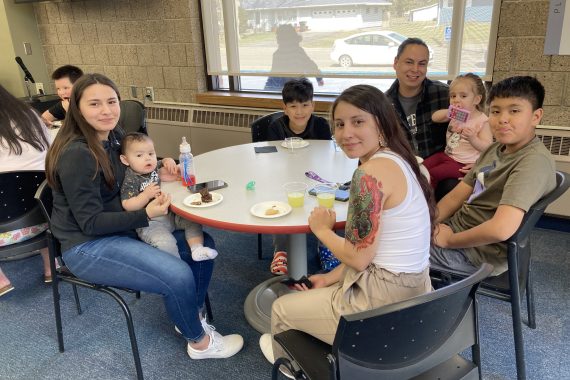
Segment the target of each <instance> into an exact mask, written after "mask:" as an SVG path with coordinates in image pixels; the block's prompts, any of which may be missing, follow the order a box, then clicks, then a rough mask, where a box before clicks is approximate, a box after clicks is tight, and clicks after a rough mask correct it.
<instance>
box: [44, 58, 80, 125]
mask: <svg viewBox="0 0 570 380" xmlns="http://www.w3.org/2000/svg"><path fill="white" fill-rule="evenodd" d="M82 75H83V71H82V70H81V69H80V68H79V67H77V66H72V65H65V66H61V67H58V68H57V69H56V70H55V71H54V72H53V73H52V74H51V79H53V80H54V83H55V89H56V91H57V95H58V96H59V97H60V98H61V101H60V102H57V103H56V104H55V105H53V106H52V107H51V108H50V109H48V110H47V111H45V112H44V113H43V114H42V119H43V120H44V122H45V123H46V124H47V125H48V126H50V125H51V124H52V122H53V121H55V120H63V119H65V114H66V113H67V109H68V108H69V97H70V96H71V89H72V88H73V84H74V83H75V81H76V80H78V79H79V78H80V77H81V76H82Z"/></svg>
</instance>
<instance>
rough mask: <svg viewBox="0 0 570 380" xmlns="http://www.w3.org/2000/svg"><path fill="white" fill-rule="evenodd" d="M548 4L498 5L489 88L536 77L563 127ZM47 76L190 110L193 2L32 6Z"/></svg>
mask: <svg viewBox="0 0 570 380" xmlns="http://www.w3.org/2000/svg"><path fill="white" fill-rule="evenodd" d="M548 4H549V2H548V1H532V0H518V1H509V0H503V1H502V4H501V15H500V21H499V33H498V40H497V53H496V56H495V66H494V74H493V77H494V81H497V80H500V79H503V78H505V77H508V76H512V75H535V76H537V77H538V78H539V79H540V80H541V81H542V82H543V83H544V84H545V86H546V94H547V95H546V102H545V103H546V104H545V111H546V112H545V117H544V119H543V124H546V125H562V126H570V56H549V55H544V54H543V45H544V39H545V35H546V23H547V16H548ZM34 8H35V12H36V19H37V23H38V27H39V31H40V35H41V38H42V43H43V47H44V54H45V59H46V63H47V65H48V71H49V72H51V71H52V70H53V69H54V68H56V67H58V66H60V65H63V64H66V63H71V64H76V65H79V66H81V67H82V68H84V69H85V70H87V71H98V72H102V73H105V74H106V75H108V76H109V77H111V78H113V79H114V80H115V81H116V82H117V83H118V85H119V86H120V89H121V93H122V94H123V96H124V97H126V98H128V97H130V91H128V87H127V86H130V85H136V86H137V87H138V88H139V97H141V96H142V95H141V91H142V88H143V87H145V86H152V87H154V89H155V94H156V99H157V100H160V101H171V102H193V101H195V94H196V93H198V92H202V91H205V90H206V73H205V68H204V62H203V55H202V50H203V42H202V36H201V34H200V24H199V14H198V0H101V1H99V0H85V1H76V0H61V1H59V2H53V1H52V2H46V3H36V4H35V5H34Z"/></svg>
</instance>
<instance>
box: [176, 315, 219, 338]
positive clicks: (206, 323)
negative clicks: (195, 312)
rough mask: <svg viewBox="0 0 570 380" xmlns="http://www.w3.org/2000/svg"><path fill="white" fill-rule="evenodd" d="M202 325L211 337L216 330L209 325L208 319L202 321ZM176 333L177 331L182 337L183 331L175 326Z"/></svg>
mask: <svg viewBox="0 0 570 380" xmlns="http://www.w3.org/2000/svg"><path fill="white" fill-rule="evenodd" d="M200 323H202V328H203V329H204V331H205V332H206V335H210V333H211V332H212V331H214V330H215V329H216V328H215V327H214V326H213V325H210V324H209V323H208V321H207V320H206V318H202V319H200ZM174 331H176V332H177V333H178V334H180V335H182V331H180V329H179V328H178V326H176V325H174Z"/></svg>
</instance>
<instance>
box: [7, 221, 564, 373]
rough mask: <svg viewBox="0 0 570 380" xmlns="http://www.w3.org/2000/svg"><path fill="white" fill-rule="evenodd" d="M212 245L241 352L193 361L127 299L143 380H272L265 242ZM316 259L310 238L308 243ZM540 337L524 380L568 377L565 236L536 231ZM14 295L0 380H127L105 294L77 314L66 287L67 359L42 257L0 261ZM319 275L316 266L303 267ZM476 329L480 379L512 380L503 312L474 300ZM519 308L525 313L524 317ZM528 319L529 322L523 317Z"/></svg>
mask: <svg viewBox="0 0 570 380" xmlns="http://www.w3.org/2000/svg"><path fill="white" fill-rule="evenodd" d="M208 231H209V232H210V233H211V234H212V235H213V237H214V239H215V240H216V243H217V245H218V250H219V252H220V256H219V257H218V258H217V259H216V268H215V271H214V279H213V282H212V286H211V287H210V298H211V301H212V307H213V311H214V318H215V319H214V324H215V326H216V328H217V329H218V331H220V332H221V333H222V334H225V333H239V334H242V335H243V337H244V340H245V346H244V349H243V350H242V351H241V352H240V353H239V354H237V355H236V356H234V357H233V358H230V359H227V360H202V361H193V360H191V359H189V358H188V356H187V354H186V350H185V342H184V340H183V339H182V338H181V337H180V336H178V335H177V334H176V333H175V332H174V327H173V325H172V323H171V322H170V321H169V320H168V318H167V316H166V313H165V310H164V306H163V304H162V301H161V300H160V298H159V297H158V296H156V295H152V294H146V293H145V294H142V298H141V299H140V300H137V299H135V297H134V296H132V295H126V299H127V300H128V303H129V305H130V307H131V310H132V312H133V316H134V320H135V329H136V333H137V338H138V343H139V349H140V354H141V360H142V366H143V371H144V375H145V378H146V379H201V380H203V379H269V378H270V370H271V366H270V365H269V363H267V362H266V361H265V359H264V358H263V355H262V354H261V352H260V350H259V347H258V343H257V342H258V339H259V333H257V331H255V330H254V329H253V328H251V327H250V326H249V325H248V323H247V322H246V320H245V317H244V315H243V302H244V300H245V297H246V296H247V293H248V292H249V291H250V290H251V289H252V288H253V287H254V286H255V285H256V284H258V283H259V282H261V281H263V280H265V279H267V278H269V277H270V274H269V272H268V266H269V262H270V259H269V257H270V255H271V241H270V238H269V237H265V238H264V256H265V259H264V260H257V258H256V250H257V246H256V240H257V237H256V236H255V235H253V234H251V235H248V234H239V233H231V232H225V231H217V230H211V229H209V230H208ZM309 245H310V249H312V250H313V251H314V248H315V246H316V245H315V240H314V239H309ZM533 253H534V264H533V268H534V278H535V293H536V310H537V329H536V330H531V329H529V328H528V327H526V326H525V327H524V337H525V347H526V354H527V368H528V369H527V371H528V378H529V379H553V380H554V379H556V380H558V379H570V350H568V342H569V341H570V298H569V297H568V294H569V292H570V280H569V275H568V273H570V260H569V259H568V258H569V254H570V234H567V233H562V232H556V231H549V230H536V231H535V232H534V233H533ZM1 265H2V269H3V270H4V271H5V273H6V274H7V275H8V276H9V277H10V278H11V280H12V283H13V285H14V286H15V287H16V289H15V290H14V291H13V292H12V293H10V294H9V295H6V296H4V297H1V298H0V318H1V322H0V379H3V380H8V379H12V380H29V379H134V378H135V368H134V364H133V360H132V356H131V350H130V345H129V339H128V335H127V329H126V325H125V321H124V317H123V314H122V312H121V311H120V309H119V307H118V305H117V304H116V303H115V302H114V301H113V300H112V299H111V298H110V297H108V296H105V295H102V294H98V293H97V292H93V291H88V290H83V289H80V297H81V300H82V305H83V309H84V313H83V315H77V312H76V310H75V305H74V302H73V297H72V292H71V287H70V286H68V285H67V284H63V285H62V287H61V288H62V318H63V329H64V339H65V344H66V351H65V352H64V353H59V352H58V349H57V338H56V334H55V322H54V318H53V303H52V295H51V288H50V287H49V286H46V285H44V284H43V283H42V282H41V259H40V258H39V257H38V256H36V257H32V258H29V259H25V260H20V261H14V262H3V263H1ZM310 268H312V269H313V270H314V269H315V268H316V262H314V260H313V262H311V263H310ZM480 306H481V307H480V311H481V312H480V330H481V344H482V347H481V350H482V362H483V377H484V378H485V379H514V378H516V372H515V361H514V347H513V340H512V327H511V317H510V313H511V312H510V306H509V304H507V303H505V302H501V301H497V300H491V299H488V298H486V297H480ZM524 311H526V309H524V310H523V312H524ZM525 320H526V318H525Z"/></svg>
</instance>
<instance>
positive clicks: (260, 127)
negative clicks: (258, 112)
mask: <svg viewBox="0 0 570 380" xmlns="http://www.w3.org/2000/svg"><path fill="white" fill-rule="evenodd" d="M281 116H283V111H279V112H273V113H270V114H269V115H265V116H262V117H260V118H259V119H256V120H254V121H253V123H251V141H252V142H260V141H267V129H268V128H269V126H270V125H271V123H273V122H274V121H275V120H277V119H279V118H280V117H281Z"/></svg>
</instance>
